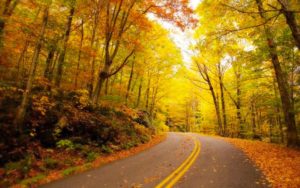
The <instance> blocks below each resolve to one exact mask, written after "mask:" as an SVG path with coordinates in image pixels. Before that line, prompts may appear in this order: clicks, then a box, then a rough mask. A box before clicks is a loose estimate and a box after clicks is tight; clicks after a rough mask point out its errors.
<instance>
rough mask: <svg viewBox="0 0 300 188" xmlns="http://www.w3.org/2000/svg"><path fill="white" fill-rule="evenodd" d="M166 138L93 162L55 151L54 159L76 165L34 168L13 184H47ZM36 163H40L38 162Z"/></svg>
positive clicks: (145, 148) (17, 186)
mask: <svg viewBox="0 0 300 188" xmlns="http://www.w3.org/2000/svg"><path fill="white" fill-rule="evenodd" d="M165 138H166V134H160V135H155V136H153V137H152V139H151V140H150V141H149V142H147V143H144V144H140V145H138V146H136V147H132V148H130V149H128V150H120V151H116V152H114V153H111V154H106V155H100V156H98V157H96V158H95V159H94V161H93V162H86V161H85V160H83V159H80V158H79V157H78V156H77V155H74V153H73V152H69V153H53V156H52V158H53V159H56V158H57V159H58V158H60V157H61V156H62V155H63V156H64V158H66V159H68V160H70V161H73V162H74V164H75V165H74V166H71V167H70V166H66V167H60V168H58V169H53V170H48V171H47V172H45V173H38V172H34V170H32V172H31V177H28V178H25V179H24V180H22V181H21V182H20V183H18V184H15V185H12V187H14V188H19V187H37V186H38V185H42V184H46V183H49V182H51V181H55V180H58V179H61V178H64V177H66V176H69V175H72V174H78V173H81V172H84V171H86V170H90V169H93V168H98V167H100V166H101V165H104V164H107V163H110V162H113V161H116V160H120V159H124V158H127V157H129V156H132V155H135V154H138V153H140V152H142V151H144V150H147V149H149V148H151V147H153V146H155V145H157V144H159V143H160V142H162V141H163V140H165ZM36 163H42V161H36ZM36 165H38V164H36ZM34 174H35V175H34ZM11 178H14V177H13V176H11ZM11 181H13V180H11Z"/></svg>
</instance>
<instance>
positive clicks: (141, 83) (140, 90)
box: [135, 78, 143, 108]
mask: <svg viewBox="0 0 300 188" xmlns="http://www.w3.org/2000/svg"><path fill="white" fill-rule="evenodd" d="M142 88H143V78H141V81H140V85H139V92H138V97H137V101H136V105H135V107H136V108H138V107H139V106H140V101H141V95H142Z"/></svg>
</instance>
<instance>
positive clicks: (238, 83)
mask: <svg viewBox="0 0 300 188" xmlns="http://www.w3.org/2000/svg"><path fill="white" fill-rule="evenodd" d="M236 96H237V97H236V117H237V128H238V135H239V136H241V133H242V132H243V125H242V114H241V74H240V72H239V71H238V73H237V79H236Z"/></svg>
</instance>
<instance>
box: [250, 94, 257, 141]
mask: <svg viewBox="0 0 300 188" xmlns="http://www.w3.org/2000/svg"><path fill="white" fill-rule="evenodd" d="M251 121H252V134H253V135H252V138H255V137H256V122H255V103H254V99H253V98H252V100H251Z"/></svg>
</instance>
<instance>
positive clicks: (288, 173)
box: [226, 139, 300, 188]
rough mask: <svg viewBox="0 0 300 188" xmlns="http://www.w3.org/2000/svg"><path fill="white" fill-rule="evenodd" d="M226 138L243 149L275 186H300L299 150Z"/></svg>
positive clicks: (295, 187) (288, 187) (289, 187)
mask: <svg viewBox="0 0 300 188" xmlns="http://www.w3.org/2000/svg"><path fill="white" fill-rule="evenodd" d="M226 140H227V141H229V142H231V143H232V144H234V145H236V146H237V147H238V148H240V149H242V150H243V151H244V152H245V153H246V154H247V156H248V157H249V158H250V159H251V160H252V161H253V162H254V163H255V164H256V165H257V166H258V167H259V168H260V169H261V170H262V172H263V173H264V175H265V176H266V177H267V180H268V181H269V182H270V183H271V184H272V185H273V186H274V187H287V188H297V187H300V170H299V169H300V151H299V150H294V149H290V148H286V147H283V146H278V145H274V144H269V143H264V142H258V141H247V140H239V139H226Z"/></svg>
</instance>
